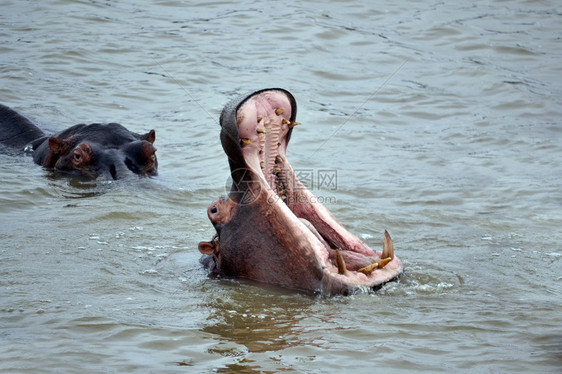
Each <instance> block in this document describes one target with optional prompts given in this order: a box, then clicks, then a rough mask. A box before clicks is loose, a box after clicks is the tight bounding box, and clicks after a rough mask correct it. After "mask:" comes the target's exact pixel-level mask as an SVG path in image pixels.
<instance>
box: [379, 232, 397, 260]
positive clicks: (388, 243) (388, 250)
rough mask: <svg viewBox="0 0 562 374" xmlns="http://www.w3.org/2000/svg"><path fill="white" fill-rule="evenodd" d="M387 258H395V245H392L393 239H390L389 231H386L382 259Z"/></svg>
mask: <svg viewBox="0 0 562 374" xmlns="http://www.w3.org/2000/svg"><path fill="white" fill-rule="evenodd" d="M387 257H390V259H393V258H394V244H392V238H391V237H390V234H389V233H388V231H386V230H384V242H383V243H382V256H381V258H387Z"/></svg>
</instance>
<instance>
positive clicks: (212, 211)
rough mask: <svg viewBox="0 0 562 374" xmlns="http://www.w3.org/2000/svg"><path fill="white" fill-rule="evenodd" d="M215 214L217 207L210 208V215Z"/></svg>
mask: <svg viewBox="0 0 562 374" xmlns="http://www.w3.org/2000/svg"><path fill="white" fill-rule="evenodd" d="M216 212H217V207H216V206H214V207H212V208H211V213H212V214H215V213H216Z"/></svg>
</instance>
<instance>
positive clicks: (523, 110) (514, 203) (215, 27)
mask: <svg viewBox="0 0 562 374" xmlns="http://www.w3.org/2000/svg"><path fill="white" fill-rule="evenodd" d="M561 15H562V9H561V8H560V6H559V4H557V3H556V2H554V1H552V2H550V1H512V2H507V1H475V2H470V3H467V4H465V5H462V4H461V5H459V4H457V3H450V4H449V3H442V2H433V1H432V2H422V3H410V2H387V3H374V2H370V1H336V2H334V1H330V2H321V1H317V2H309V1H303V2H299V3H290V4H282V2H265V1H258V2H256V1H246V2H244V1H242V2H240V1H239V2H229V1H224V2H211V3H206V2H200V3H193V2H191V4H187V3H186V2H180V1H154V2H148V1H147V2H134V1H69V0H60V1H41V2H26V1H4V2H3V3H2V7H1V12H0V102H2V103H3V104H6V105H9V106H11V107H13V108H15V109H17V110H19V111H20V112H22V113H24V114H25V115H27V116H29V117H30V118H33V119H34V120H36V121H38V122H40V123H41V124H42V127H43V128H45V129H47V130H49V129H50V130H53V131H55V130H60V129H62V128H64V127H67V126H70V125H73V124H76V123H80V122H110V121H116V122H120V123H122V124H124V125H125V126H127V127H128V128H130V129H131V130H133V131H136V132H142V131H146V130H149V129H151V128H154V129H156V132H157V139H156V143H155V145H156V146H157V147H158V156H159V164H160V175H159V176H158V177H157V178H154V179H142V180H128V181H119V182H114V183H98V184H96V185H89V184H80V183H78V182H75V181H68V180H67V179H58V178H55V177H53V176H52V175H51V174H50V173H49V172H48V171H45V170H43V169H41V168H40V167H38V166H36V165H34V164H33V163H32V161H31V159H30V158H29V157H12V156H9V155H0V371H5V372H10V373H12V372H17V373H19V372H32V373H37V372H108V373H123V372H139V373H146V372H154V373H163V372H189V373H191V372H244V373H251V372H256V373H257V372H283V371H287V372H307V373H331V372H334V373H335V372H342V370H344V369H346V370H349V369H350V368H351V369H353V370H354V372H411V371H413V370H415V371H427V372H493V373H496V372H498V373H499V372H552V373H555V372H556V373H557V372H559V371H560V369H561V367H562V328H561V327H560V326H561V324H562V318H561V311H562V307H561V306H562V301H561V300H562V298H561V291H562V285H561V284H562V266H561V264H562V250H561V249H562V248H561V247H562V246H561V244H560V243H561V242H562V229H561V227H562V166H561V162H560V159H561V156H562V142H561V140H562V122H561V118H562V78H561V77H562V64H561V63H560V62H561V61H562V48H561V43H560V40H561V38H562V28H561V26H560V25H561V24H562V17H561ZM275 86H279V87H283V88H286V89H288V90H290V91H291V92H292V93H293V94H294V95H295V97H296V98H297V102H298V105H299V112H298V117H297V119H298V120H299V121H300V122H302V123H303V126H299V127H298V128H296V129H295V132H294V133H293V137H292V139H291V146H290V147H289V152H288V156H289V159H290V160H291V163H292V165H293V166H294V167H295V168H297V169H301V170H305V171H312V175H313V176H315V178H316V179H315V180H314V181H313V182H314V186H313V187H314V188H313V190H314V191H313V192H314V193H316V194H317V195H320V196H323V197H325V200H326V201H327V202H328V205H329V208H330V209H331V210H332V212H333V213H334V214H335V215H336V217H338V219H339V220H340V221H341V222H342V223H344V225H346V226H347V227H348V228H349V229H350V230H351V231H352V232H354V233H356V234H358V235H359V236H360V237H361V238H363V239H364V240H365V241H366V242H367V243H368V244H369V245H370V246H372V247H377V248H378V247H380V245H381V242H382V233H383V231H384V229H385V228H386V229H388V230H389V231H390V233H391V234H392V236H393V239H394V241H395V248H396V252H397V255H398V256H399V257H400V258H401V260H402V261H403V263H404V267H405V275H404V276H403V277H402V278H401V279H400V280H399V281H398V282H394V283H392V284H388V285H387V286H385V287H384V288H383V289H382V290H381V291H380V292H378V293H377V294H375V295H359V296H352V297H347V298H339V297H337V298H333V299H323V298H317V297H311V296H306V295H301V294H298V293H293V292H290V291H287V290H283V289H278V288H271V287H268V286H261V285H256V284H252V283H247V282H241V281H237V280H216V279H210V278H208V277H207V276H206V273H205V272H204V271H203V270H202V269H201V268H200V266H199V263H198V259H199V253H198V251H197V243H198V242H199V241H200V240H209V239H210V238H211V236H212V235H213V229H212V227H211V225H210V223H209V222H208V220H207V217H206V208H207V206H208V204H209V203H210V202H211V201H212V200H214V199H215V198H217V197H218V196H219V195H221V194H224V192H225V185H226V184H227V177H228V165H227V161H226V156H225V155H224V153H223V151H222V148H221V146H220V143H219V140H218V129H219V128H218V126H217V124H216V122H217V120H218V115H219V113H220V110H221V109H222V106H223V105H224V104H225V103H226V102H227V101H228V100H230V99H231V98H233V97H234V96H235V95H237V94H238V93H242V92H246V91H250V90H252V89H257V88H265V87H275ZM325 171H331V172H335V173H336V174H337V185H336V188H332V187H333V186H326V185H322V184H321V183H319V182H320V179H319V175H320V174H321V173H323V172H325Z"/></svg>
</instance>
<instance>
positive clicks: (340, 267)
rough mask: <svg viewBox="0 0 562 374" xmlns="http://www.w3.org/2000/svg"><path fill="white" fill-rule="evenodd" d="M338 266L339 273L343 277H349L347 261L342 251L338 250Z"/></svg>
mask: <svg viewBox="0 0 562 374" xmlns="http://www.w3.org/2000/svg"><path fill="white" fill-rule="evenodd" d="M336 264H337V265H338V273H339V274H342V275H347V267H346V266H345V260H344V259H343V257H342V255H341V249H339V248H337V249H336Z"/></svg>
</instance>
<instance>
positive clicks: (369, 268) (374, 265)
mask: <svg viewBox="0 0 562 374" xmlns="http://www.w3.org/2000/svg"><path fill="white" fill-rule="evenodd" d="M385 265H386V264H385ZM378 267H379V263H378V262H374V263H372V264H371V265H367V266H365V267H362V268H361V269H359V270H357V271H358V272H360V273H363V274H366V275H369V274H371V273H372V272H373V270H375V269H378Z"/></svg>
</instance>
